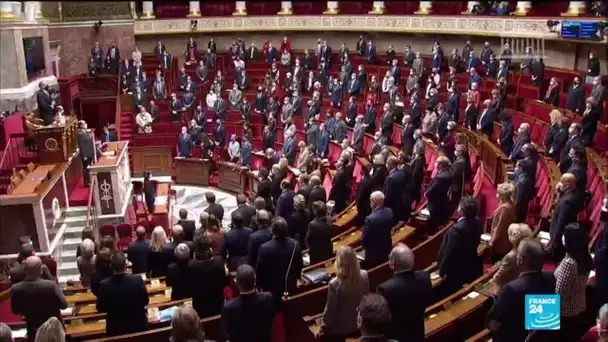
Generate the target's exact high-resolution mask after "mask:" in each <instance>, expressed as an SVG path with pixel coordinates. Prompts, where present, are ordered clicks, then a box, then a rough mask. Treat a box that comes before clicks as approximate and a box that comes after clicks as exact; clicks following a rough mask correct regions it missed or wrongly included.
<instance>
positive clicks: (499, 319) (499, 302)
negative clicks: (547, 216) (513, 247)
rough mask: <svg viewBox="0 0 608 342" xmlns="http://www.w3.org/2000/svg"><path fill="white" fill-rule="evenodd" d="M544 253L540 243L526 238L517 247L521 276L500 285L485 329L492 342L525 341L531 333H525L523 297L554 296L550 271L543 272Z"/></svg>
mask: <svg viewBox="0 0 608 342" xmlns="http://www.w3.org/2000/svg"><path fill="white" fill-rule="evenodd" d="M545 258H546V256H545V252H544V250H543V246H542V245H541V243H540V242H539V241H537V240H535V239H532V238H525V239H523V240H522V241H521V242H520V243H519V246H518V247H517V261H518V262H517V263H518V265H519V267H520V273H519V274H520V276H519V278H517V279H516V280H513V281H511V282H509V283H507V284H506V285H505V286H503V287H502V288H501V290H500V292H499V293H498V297H497V298H496V301H495V302H494V305H493V306H492V308H490V311H489V312H488V316H487V322H488V323H487V327H488V329H489V330H490V331H491V332H492V340H493V341H495V342H512V341H524V340H526V337H527V336H528V334H529V333H530V332H529V331H527V330H525V325H524V324H522V322H524V321H525V319H524V315H525V313H526V312H527V309H528V308H527V304H526V300H525V296H526V295H529V294H530V295H541V294H548V295H552V294H555V277H554V276H553V272H543V271H542V268H543V265H544V263H545Z"/></svg>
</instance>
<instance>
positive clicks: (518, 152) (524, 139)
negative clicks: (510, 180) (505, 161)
mask: <svg viewBox="0 0 608 342" xmlns="http://www.w3.org/2000/svg"><path fill="white" fill-rule="evenodd" d="M529 143H530V136H529V135H520V136H519V137H517V141H515V145H514V146H513V150H512V151H511V155H510V156H509V158H511V160H513V161H515V162H516V161H518V160H520V159H523V158H524V153H523V151H522V148H523V147H524V145H525V144H529Z"/></svg>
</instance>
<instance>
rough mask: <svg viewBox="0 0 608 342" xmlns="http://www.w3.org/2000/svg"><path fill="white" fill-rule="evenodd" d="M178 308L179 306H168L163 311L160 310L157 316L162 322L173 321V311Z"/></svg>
mask: <svg viewBox="0 0 608 342" xmlns="http://www.w3.org/2000/svg"><path fill="white" fill-rule="evenodd" d="M176 310H177V306H172V307H170V308H167V309H165V310H163V311H159V312H158V313H157V314H156V318H157V319H158V320H159V321H160V322H169V321H171V318H173V313H174V312H175V311H176Z"/></svg>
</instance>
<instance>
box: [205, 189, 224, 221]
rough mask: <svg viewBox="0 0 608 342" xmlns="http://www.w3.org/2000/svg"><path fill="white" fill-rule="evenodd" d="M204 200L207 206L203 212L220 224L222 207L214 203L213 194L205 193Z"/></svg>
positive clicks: (222, 215)
mask: <svg viewBox="0 0 608 342" xmlns="http://www.w3.org/2000/svg"><path fill="white" fill-rule="evenodd" d="M205 200H206V201H207V203H209V206H208V207H207V208H205V210H204V211H206V212H208V213H209V214H210V215H214V216H215V217H217V219H218V220H219V221H220V222H222V220H223V219H224V207H223V206H222V205H221V204H219V203H215V194H214V193H213V192H206V193H205Z"/></svg>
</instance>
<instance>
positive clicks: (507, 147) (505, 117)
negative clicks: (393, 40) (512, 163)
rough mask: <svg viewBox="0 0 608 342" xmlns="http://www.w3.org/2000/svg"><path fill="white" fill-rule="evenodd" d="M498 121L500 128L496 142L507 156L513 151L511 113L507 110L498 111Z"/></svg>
mask: <svg viewBox="0 0 608 342" xmlns="http://www.w3.org/2000/svg"><path fill="white" fill-rule="evenodd" d="M500 122H501V123H502V128H501V129H500V136H499V137H498V140H497V143H498V145H500V149H501V150H502V151H503V152H504V153H505V154H506V155H508V156H510V155H511V152H512V151H513V144H514V143H513V121H511V115H509V114H508V113H507V112H502V113H500Z"/></svg>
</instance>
